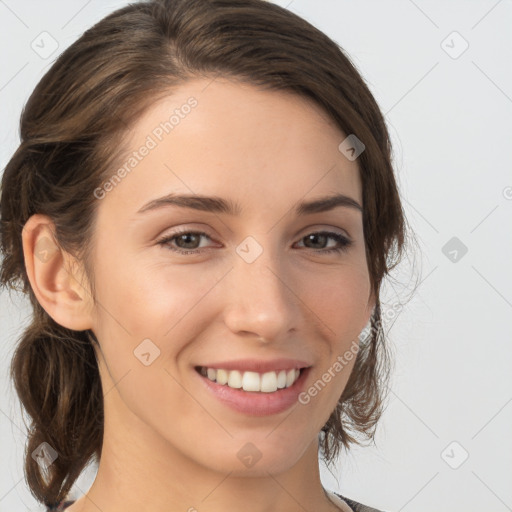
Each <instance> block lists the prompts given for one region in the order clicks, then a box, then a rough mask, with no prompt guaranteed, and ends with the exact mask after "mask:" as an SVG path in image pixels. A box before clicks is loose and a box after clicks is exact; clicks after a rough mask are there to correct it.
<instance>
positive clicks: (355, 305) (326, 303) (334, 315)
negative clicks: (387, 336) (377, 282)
mask: <svg viewBox="0 0 512 512" xmlns="http://www.w3.org/2000/svg"><path fill="white" fill-rule="evenodd" d="M302 286H303V288H302V290H303V291H302V295H301V296H302V297H304V299H305V300H304V301H305V302H306V304H307V306H308V307H309V308H311V310H312V311H313V312H314V313H315V314H316V315H317V317H318V318H319V319H320V320H321V321H322V322H323V323H324V325H325V327H326V328H327V334H328V336H329V337H330V338H332V339H333V340H338V342H340V341H344V340H345V341H346V340H347V338H357V335H359V334H360V332H361V330H362V329H363V328H364V326H365V325H366V323H367V317H368V315H369V309H368V299H369V296H370V279H369V275H368V271H367V269H366V267H365V266H364V265H363V264H361V263H359V262H354V263H350V262H347V263H346V264H343V265H339V266H337V267H336V268H330V269H328V270H324V271H322V272H317V273H315V274H310V275H308V277H307V278H302Z"/></svg>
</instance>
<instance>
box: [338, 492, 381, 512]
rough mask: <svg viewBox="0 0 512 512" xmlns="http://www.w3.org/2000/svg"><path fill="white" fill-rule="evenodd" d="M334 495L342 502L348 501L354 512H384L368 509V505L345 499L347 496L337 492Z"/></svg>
mask: <svg viewBox="0 0 512 512" xmlns="http://www.w3.org/2000/svg"><path fill="white" fill-rule="evenodd" d="M334 494H336V496H339V497H340V498H341V499H342V500H344V501H346V503H347V505H348V506H349V507H350V508H351V509H352V510H353V511H354V512H383V511H382V510H378V509H376V508H372V507H368V506H366V505H363V504H362V503H358V502H357V501H354V500H351V499H349V498H345V496H342V495H341V494H338V493H337V492H335V493H334Z"/></svg>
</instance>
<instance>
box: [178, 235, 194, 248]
mask: <svg viewBox="0 0 512 512" xmlns="http://www.w3.org/2000/svg"><path fill="white" fill-rule="evenodd" d="M195 236H196V235H194V234H190V233H188V234H185V235H181V237H180V239H181V240H184V239H185V238H188V239H190V238H194V237H195ZM187 243H190V241H189V242H185V244H187ZM193 248H194V247H188V246H187V247H186V249H193Z"/></svg>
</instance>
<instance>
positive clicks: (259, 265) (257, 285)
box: [225, 237, 297, 341]
mask: <svg viewBox="0 0 512 512" xmlns="http://www.w3.org/2000/svg"><path fill="white" fill-rule="evenodd" d="M281 262H282V260H281V259H280V258H279V255H278V254H277V253H276V251H275V250H274V249H271V248H270V247H268V246H267V247H263V244H260V243H259V242H257V241H256V240H255V239H251V237H248V239H246V240H244V241H243V242H242V243H241V244H239V246H238V247H237V249H236V255H235V257H234V263H233V267H234V268H233V270H232V271H231V272H230V281H229V284H228V287H229V292H228V295H229V302H230V304H229V307H228V312H227V314H226V319H225V320H226V323H227V325H228V327H229V328H230V329H231V330H232V331H233V332H242V331H244V332H250V333H253V334H254V335H256V336H261V337H262V338H264V339H265V340H267V341H270V340H272V339H275V338H278V337H279V336H282V335H284V334H286V332H287V331H288V330H289V329H291V328H293V327H294V319H296V307H297V306H296V301H295V300H294V294H293V293H292V292H291V290H290V289H289V285H288V284H287V280H288V279H287V275H286V272H285V266H284V265H282V264H281Z"/></svg>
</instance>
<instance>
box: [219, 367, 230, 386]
mask: <svg viewBox="0 0 512 512" xmlns="http://www.w3.org/2000/svg"><path fill="white" fill-rule="evenodd" d="M227 383H228V372H227V371H226V370H217V384H227Z"/></svg>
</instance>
